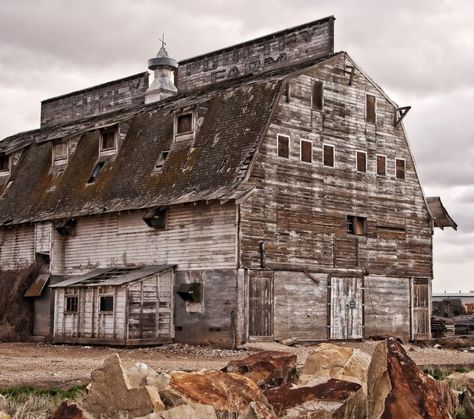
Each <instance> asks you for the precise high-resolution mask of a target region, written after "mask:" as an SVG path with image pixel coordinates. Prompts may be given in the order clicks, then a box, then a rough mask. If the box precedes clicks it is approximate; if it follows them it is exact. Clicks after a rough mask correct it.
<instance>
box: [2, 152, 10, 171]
mask: <svg viewBox="0 0 474 419" xmlns="http://www.w3.org/2000/svg"><path fill="white" fill-rule="evenodd" d="M9 171H10V156H6V155H5V154H2V155H0V172H9Z"/></svg>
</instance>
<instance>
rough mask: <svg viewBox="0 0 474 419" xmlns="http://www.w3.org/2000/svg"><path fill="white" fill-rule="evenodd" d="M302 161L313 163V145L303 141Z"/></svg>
mask: <svg viewBox="0 0 474 419" xmlns="http://www.w3.org/2000/svg"><path fill="white" fill-rule="evenodd" d="M300 157H301V161H304V162H306V163H311V162H312V161H313V143H312V142H311V141H306V140H301V156H300Z"/></svg>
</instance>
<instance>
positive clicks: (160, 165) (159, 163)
mask: <svg viewBox="0 0 474 419" xmlns="http://www.w3.org/2000/svg"><path fill="white" fill-rule="evenodd" d="M169 153H170V151H169V150H165V151H162V152H161V153H160V156H159V157H158V160H157V161H156V164H155V170H156V171H159V170H161V169H162V168H163V166H164V164H165V161H166V159H167V158H168V154H169Z"/></svg>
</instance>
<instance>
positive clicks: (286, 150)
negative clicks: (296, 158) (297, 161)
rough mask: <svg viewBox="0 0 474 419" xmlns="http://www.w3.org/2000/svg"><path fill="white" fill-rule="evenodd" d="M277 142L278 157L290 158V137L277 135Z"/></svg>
mask: <svg viewBox="0 0 474 419" xmlns="http://www.w3.org/2000/svg"><path fill="white" fill-rule="evenodd" d="M277 142H278V145H277V147H278V157H282V158H284V159H288V158H290V137H287V136H286V135H278V136H277Z"/></svg>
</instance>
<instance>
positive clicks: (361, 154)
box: [356, 151, 367, 172]
mask: <svg viewBox="0 0 474 419" xmlns="http://www.w3.org/2000/svg"><path fill="white" fill-rule="evenodd" d="M356 160H357V171H358V172H367V153H366V152H365V151H357V152H356Z"/></svg>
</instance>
